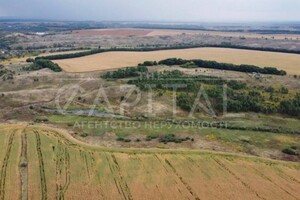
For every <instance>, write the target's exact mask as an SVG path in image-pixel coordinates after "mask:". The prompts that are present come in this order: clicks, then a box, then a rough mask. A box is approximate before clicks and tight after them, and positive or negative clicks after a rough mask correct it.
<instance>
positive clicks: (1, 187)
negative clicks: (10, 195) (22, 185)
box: [0, 132, 15, 200]
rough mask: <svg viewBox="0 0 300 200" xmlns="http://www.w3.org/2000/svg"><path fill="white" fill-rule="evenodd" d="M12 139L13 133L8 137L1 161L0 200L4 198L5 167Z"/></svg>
mask: <svg viewBox="0 0 300 200" xmlns="http://www.w3.org/2000/svg"><path fill="white" fill-rule="evenodd" d="M14 138H15V132H13V133H12V134H10V136H9V140H8V145H7V148H6V153H5V157H4V160H3V164H2V167H1V173H0V199H1V200H2V199H4V196H5V183H6V173H7V165H8V161H9V158H10V154H11V149H12V146H13V142H14Z"/></svg>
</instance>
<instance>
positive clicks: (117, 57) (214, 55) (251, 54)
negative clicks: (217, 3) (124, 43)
mask: <svg viewBox="0 0 300 200" xmlns="http://www.w3.org/2000/svg"><path fill="white" fill-rule="evenodd" d="M173 57H177V58H182V59H203V60H214V61H218V62H225V63H233V64H252V65H257V66H261V67H266V66H272V67H277V68H278V69H282V70H286V71H287V72H288V73H289V74H300V71H299V67H300V55H297V54H286V53H273V52H261V51H252V50H237V49H227V48H194V49H183V50H162V51H152V52H107V53H100V54H95V55H91V56H85V57H81V58H73V59H65V60H56V61H55V63H57V64H59V65H60V66H61V67H62V68H63V69H64V70H65V71H67V72H88V71H99V70H109V69H115V68H124V67H128V66H137V65H138V64H139V63H142V62H144V61H147V60H148V61H159V60H163V59H166V58H173Z"/></svg>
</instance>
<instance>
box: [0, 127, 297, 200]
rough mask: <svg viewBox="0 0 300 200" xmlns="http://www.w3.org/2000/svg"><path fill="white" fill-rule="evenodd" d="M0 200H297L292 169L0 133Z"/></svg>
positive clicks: (12, 130)
mask: <svg viewBox="0 0 300 200" xmlns="http://www.w3.org/2000/svg"><path fill="white" fill-rule="evenodd" d="M0 139H1V140H0V144H1V149H0V166H1V168H0V170H1V171H0V172H1V173H0V199H112V200H113V199H128V200H134V199H145V200H147V199H149V200H150V199H207V200H209V199H211V200H215V199H224V200H225V199H272V200H282V199H286V200H288V199H299V196H300V190H299V187H300V165H299V163H291V162H283V161H271V160H267V159H261V158H255V157H248V156H241V155H236V154H228V153H213V152H208V151H207V152H206V151H183V150H182V151H167V150H165V151H163V150H142V149H141V150H138V149H103V148H100V147H96V146H90V145H87V144H84V143H82V142H79V141H77V140H76V139H74V138H72V137H71V136H70V135H68V134H67V133H65V132H64V131H63V132H62V131H61V130H57V129H52V128H47V127H37V126H17V125H15V126H14V125H9V126H5V125H0Z"/></svg>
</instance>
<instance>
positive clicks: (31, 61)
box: [26, 58, 34, 63]
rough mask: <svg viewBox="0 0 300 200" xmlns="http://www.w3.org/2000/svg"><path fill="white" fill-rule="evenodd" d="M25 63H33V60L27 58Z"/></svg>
mask: <svg viewBox="0 0 300 200" xmlns="http://www.w3.org/2000/svg"><path fill="white" fill-rule="evenodd" d="M26 62H28V63H33V62H34V59H33V58H27V59H26Z"/></svg>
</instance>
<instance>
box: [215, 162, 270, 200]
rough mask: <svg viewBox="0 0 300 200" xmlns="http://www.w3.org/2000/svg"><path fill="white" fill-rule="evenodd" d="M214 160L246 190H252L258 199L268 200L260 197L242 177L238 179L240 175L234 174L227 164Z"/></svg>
mask: <svg viewBox="0 0 300 200" xmlns="http://www.w3.org/2000/svg"><path fill="white" fill-rule="evenodd" d="M213 160H214V161H215V162H216V163H217V164H218V165H219V166H220V167H221V168H222V169H224V170H225V171H227V172H228V173H229V174H231V175H232V176H233V177H234V178H235V179H236V180H238V181H239V182H240V183H241V184H242V185H244V186H245V187H246V188H248V190H250V191H251V192H253V193H254V194H255V195H256V196H257V198H259V199H263V200H266V199H265V198H264V197H262V196H260V195H259V194H258V193H257V192H256V191H255V190H254V189H253V188H251V187H250V185H248V184H247V183H246V182H244V181H243V180H242V179H241V178H240V177H238V175H237V174H236V173H234V172H233V171H232V170H230V169H229V168H228V167H227V166H226V165H225V164H223V163H222V162H220V161H219V160H217V159H215V158H213Z"/></svg>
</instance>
